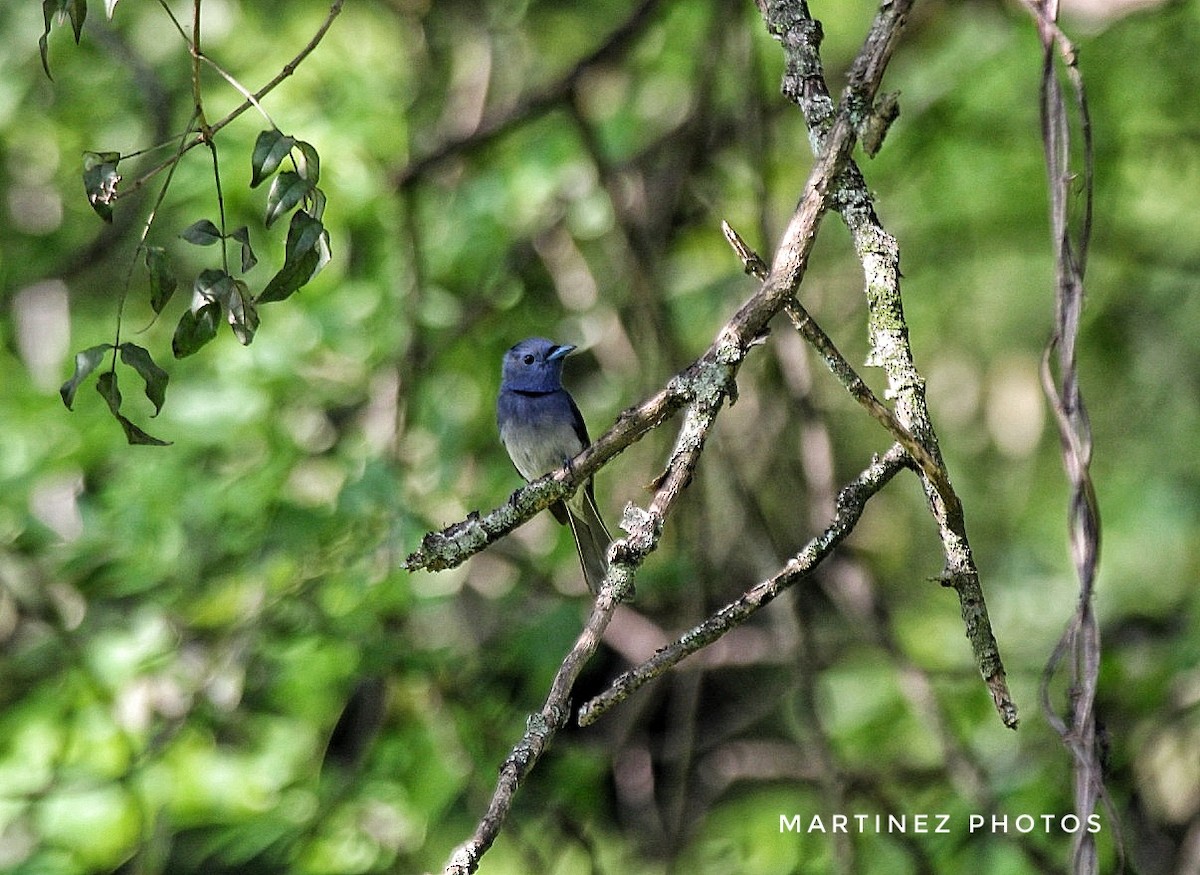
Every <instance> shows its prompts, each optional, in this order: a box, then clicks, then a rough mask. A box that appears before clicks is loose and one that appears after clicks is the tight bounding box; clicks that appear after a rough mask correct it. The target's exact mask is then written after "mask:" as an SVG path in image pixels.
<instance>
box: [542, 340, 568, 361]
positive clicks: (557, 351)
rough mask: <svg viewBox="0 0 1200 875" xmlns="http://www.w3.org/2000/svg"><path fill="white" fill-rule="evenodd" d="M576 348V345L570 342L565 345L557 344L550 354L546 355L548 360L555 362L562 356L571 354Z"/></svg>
mask: <svg viewBox="0 0 1200 875" xmlns="http://www.w3.org/2000/svg"><path fill="white" fill-rule="evenodd" d="M574 349H575V347H573V346H571V345H570V344H569V343H568V344H566V345H564V346H556V347H554V349H553V350H552V351H551V353H550V355H548V356H546V361H548V362H555V361H558V360H559V359H561V358H566V357H567V356H568V355H570V354H571V352H573V351H574Z"/></svg>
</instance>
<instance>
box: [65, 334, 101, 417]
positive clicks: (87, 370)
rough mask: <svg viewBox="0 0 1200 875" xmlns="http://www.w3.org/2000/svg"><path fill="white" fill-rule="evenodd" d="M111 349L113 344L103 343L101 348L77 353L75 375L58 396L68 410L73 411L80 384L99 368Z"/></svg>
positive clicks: (95, 347) (92, 348)
mask: <svg viewBox="0 0 1200 875" xmlns="http://www.w3.org/2000/svg"><path fill="white" fill-rule="evenodd" d="M110 349H112V344H111V343H102V344H100V345H99V346H92V347H89V348H88V349H85V350H83V352H77V353H75V373H74V374H72V375H71V379H69V380H67V382H65V383H63V384H62V388H61V389H59V390H58V394H59V395H61V396H62V400H63V404H65V405H67V409H68V410H71V409H72V405H73V404H74V403H75V392H76V390H77V389H79V384H80V383H82V382H83V381H84V380H86V379H87V378H88V375H89V374H91V372H92V371H94V370H96V368H97V367H99V365H100V362H102V361H104V354H105V353H106V352H108V351H109V350H110Z"/></svg>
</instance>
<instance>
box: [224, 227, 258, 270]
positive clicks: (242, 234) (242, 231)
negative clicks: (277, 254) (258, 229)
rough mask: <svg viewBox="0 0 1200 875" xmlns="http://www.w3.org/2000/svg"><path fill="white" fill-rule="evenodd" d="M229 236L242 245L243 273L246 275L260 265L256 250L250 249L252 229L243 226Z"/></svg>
mask: <svg viewBox="0 0 1200 875" xmlns="http://www.w3.org/2000/svg"><path fill="white" fill-rule="evenodd" d="M229 236H230V237H232V238H233V239H234V240H236V241H237V242H238V243H241V244H242V273H246V272H247V271H248V270H250V268H252V267H254V265H256V264H258V257H257V256H256V255H255V254H254V250H253V249H251V248H250V229H249V228H247V227H246V226H245V225H242V227H240V228H237V229H236V230H234V231H232V232H231V233H230V235H229Z"/></svg>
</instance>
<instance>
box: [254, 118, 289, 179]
mask: <svg viewBox="0 0 1200 875" xmlns="http://www.w3.org/2000/svg"><path fill="white" fill-rule="evenodd" d="M295 142H296V141H295V140H293V139H292V138H291V137H289V136H287V135H285V134H284V133H283V132H282V131H280V130H279V129H278V128H272V129H271V130H269V131H263V132H262V133H260V134H259V135H258V139H257V140H255V141H254V152H253V153H251V155H250V187H251V188H257V187H258V186H259V185H260V184H261V183H262V181H263V180H264V179H266V178H267V177H268V176H270V175H271V174H272V173H274V172H275V171H276V170H278V169H279V165H280V164H282V163H283V159H284V158H286V157H287V156H288V153H289V152H291V151H292V146H293V145H294V144H295Z"/></svg>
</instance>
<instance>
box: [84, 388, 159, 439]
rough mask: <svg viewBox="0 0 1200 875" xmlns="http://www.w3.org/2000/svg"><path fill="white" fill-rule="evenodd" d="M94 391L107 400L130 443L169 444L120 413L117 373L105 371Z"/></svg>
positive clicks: (110, 409)
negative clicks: (147, 432)
mask: <svg viewBox="0 0 1200 875" xmlns="http://www.w3.org/2000/svg"><path fill="white" fill-rule="evenodd" d="M96 391H97V392H99V393H100V395H101V397H103V398H104V400H105V401H107V402H108V409H109V411H110V412H111V413H112V415H113V418H114V419H116V420H117V422H119V423H121V428H123V429H125V440H127V441H129V443H131V444H147V445H149V446H155V447H166V446H170V443H171V442H170V441H164V440H161V439H159V438H156V437H154V436H153V435H149V434H146V432H144V431H142V430H141V429H140V428H138V427H137V426H136V425H134V424H133V423H132V422H130V421H129V419H128V418H127V417H125V416H124V415H122V413H121V390H120V389H118V388H117V375H116V373H115V372H113V371H105V372H104V373H103V374H101V375H100V378H99V379H98V380H97V381H96Z"/></svg>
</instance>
